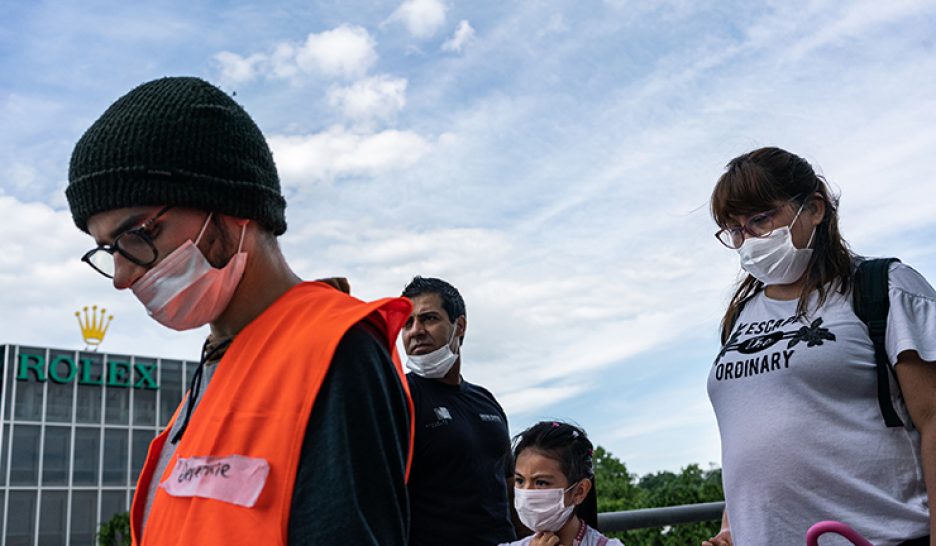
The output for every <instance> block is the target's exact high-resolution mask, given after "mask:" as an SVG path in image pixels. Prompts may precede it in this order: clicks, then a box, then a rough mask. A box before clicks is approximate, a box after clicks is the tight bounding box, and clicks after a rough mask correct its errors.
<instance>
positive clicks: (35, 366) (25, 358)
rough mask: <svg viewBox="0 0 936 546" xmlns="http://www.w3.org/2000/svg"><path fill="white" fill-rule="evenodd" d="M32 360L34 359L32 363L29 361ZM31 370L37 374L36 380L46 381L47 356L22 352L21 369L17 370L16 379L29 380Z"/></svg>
mask: <svg viewBox="0 0 936 546" xmlns="http://www.w3.org/2000/svg"><path fill="white" fill-rule="evenodd" d="M30 361H32V364H30V363H29V362H30ZM29 370H32V371H33V372H34V373H35V374H36V381H45V357H44V356H42V355H30V354H26V353H20V362H19V371H17V372H16V379H18V380H20V381H29Z"/></svg>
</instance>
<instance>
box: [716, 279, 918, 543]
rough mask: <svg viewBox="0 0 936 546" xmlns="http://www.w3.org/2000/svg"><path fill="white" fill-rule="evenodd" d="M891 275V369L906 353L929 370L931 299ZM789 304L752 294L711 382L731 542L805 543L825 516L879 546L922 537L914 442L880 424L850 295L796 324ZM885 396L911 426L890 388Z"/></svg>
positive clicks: (869, 360) (866, 348)
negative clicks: (889, 396)
mask: <svg viewBox="0 0 936 546" xmlns="http://www.w3.org/2000/svg"><path fill="white" fill-rule="evenodd" d="M889 278H890V290H889V297H890V312H889V315H888V325H887V335H886V347H887V353H888V356H889V358H890V360H891V362H892V363H893V362H894V361H895V360H896V357H897V355H898V354H899V353H900V352H901V351H904V350H915V351H917V352H918V353H919V354H920V357H921V358H922V359H923V360H925V361H936V291H934V290H933V288H932V287H931V286H930V285H929V284H928V283H927V282H926V280H925V279H924V278H923V277H922V276H921V275H920V274H919V273H917V272H916V271H914V270H913V269H911V268H910V267H907V266H906V265H903V264H900V263H896V264H893V265H892V266H891V271H890V276H889ZM796 305H797V300H792V301H780V300H773V299H770V298H768V297H766V296H765V295H764V294H763V292H761V293H759V294H757V295H756V296H755V297H753V298H752V299H751V300H750V301H749V302H748V303H747V305H745V307H744V309H743V310H742V312H741V314H740V316H739V317H738V320H737V322H736V324H735V326H734V328H733V330H732V332H731V336H730V338H729V340H728V342H727V343H726V344H725V346H724V347H723V348H722V351H721V353H720V354H719V355H718V357H717V358H716V360H715V362H714V364H713V366H712V370H711V372H710V373H709V379H708V392H709V398H710V399H711V402H712V406H713V407H714V409H715V414H716V417H717V419H718V428H719V431H720V433H721V445H722V466H723V469H722V472H723V481H724V486H725V498H726V502H727V511H728V519H729V523H730V526H731V532H732V538H733V541H734V544H735V545H736V546H753V545H758V544H764V545H766V544H771V545H776V544H783V545H787V544H790V545H793V544H805V536H806V530H807V529H808V528H809V527H810V526H811V525H812V524H813V523H816V522H818V521H822V520H829V519H831V520H839V521H843V522H845V523H847V524H849V525H850V526H852V527H853V528H854V529H855V530H856V531H858V532H859V533H861V534H862V535H864V536H865V537H867V538H868V540H870V541H871V542H872V543H873V544H875V545H876V546H891V545H895V544H898V543H900V542H901V541H904V540H909V539H913V538H917V537H921V536H925V535H927V534H929V511H928V508H927V497H926V490H925V485H924V482H923V475H922V470H921V466H920V461H919V457H920V446H919V434H918V433H917V432H916V431H915V430H913V429H912V427H909V426H908V428H903V427H895V428H888V427H886V426H885V424H884V420H883V418H882V417H881V412H880V409H879V406H878V399H877V375H876V371H875V361H874V348H873V345H872V343H871V340H870V338H869V337H868V330H867V327H866V326H865V325H864V323H863V322H861V320H860V319H859V318H858V317H857V316H856V315H855V313H854V310H853V307H852V296H851V294H850V293H849V294H845V295H842V294H837V293H836V294H830V295H829V297H828V299H827V301H826V303H825V305H823V306H822V307H821V308H820V309H818V310H817V309H815V305H814V304H813V305H810V307H809V309H810V312H809V313H808V315H807V316H806V317H805V318H802V319H799V320H797V319H796V318H795V316H796ZM891 391H892V398H893V399H894V407H895V409H896V410H897V413H898V415H900V417H901V419H902V420H903V421H904V423H909V422H910V420H909V417H908V416H907V412H906V408H905V406H904V404H903V401H902V400H901V399H900V396H899V393H898V391H897V387H896V381H894V380H892V381H891ZM826 544H851V543H850V542H848V541H846V540H844V539H842V541H841V542H837V541H836V540H835V539H832V540H828V541H827V540H826V539H825V538H823V545H824V546H825V545H826Z"/></svg>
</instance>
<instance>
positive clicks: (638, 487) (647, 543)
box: [594, 447, 724, 546]
mask: <svg viewBox="0 0 936 546" xmlns="http://www.w3.org/2000/svg"><path fill="white" fill-rule="evenodd" d="M594 464H595V479H596V482H597V486H598V511H599V512H616V511H622V510H635V509H638V508H659V507H663V506H675V505H680V504H696V503H700V502H714V501H720V500H722V499H724V494H723V492H722V483H721V469H719V468H711V469H709V470H702V468H701V467H699V465H697V464H691V465H689V466H687V467H685V468H684V469H682V470H681V471H680V472H679V473H676V472H668V471H664V472H656V473H653V474H647V475H645V476H643V477H642V478H639V479H638V478H637V476H636V475H634V474H630V473H629V472H627V468H626V466H625V465H624V463H623V462H621V461H620V460H618V459H617V458H615V457H614V456H613V455H612V454H611V453H609V452H607V451H606V450H604V449H603V448H601V447H599V448H597V449H595V458H594ZM720 526H721V524H720V522H718V521H711V522H703V523H693V524H686V525H675V526H671V527H664V528H657V529H635V530H632V531H626V532H621V533H611V534H609V536H614V537H616V538H620V539H621V540H622V541H623V542H624V543H625V544H627V546H685V545H687V544H689V545H693V544H699V543H701V541H702V540H704V539H706V538H709V537H711V536H712V535H714V534H715V533H716V532H718V529H719V527H720Z"/></svg>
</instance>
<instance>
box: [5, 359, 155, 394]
mask: <svg viewBox="0 0 936 546" xmlns="http://www.w3.org/2000/svg"><path fill="white" fill-rule="evenodd" d="M95 368H96V369H97V370H95ZM105 369H106V373H105ZM95 371H98V372H99V373H95ZM105 376H106V379H107V386H108V387H118V388H130V387H132V388H134V389H148V390H158V389H159V384H158V383H157V382H156V365H155V364H146V363H135V364H133V366H131V365H130V363H129V362H122V361H120V360H108V361H107V364H106V366H105V365H104V364H102V363H100V362H95V361H94V360H93V359H91V358H82V359H80V360H79V362H78V363H77V364H76V363H75V360H74V359H73V358H72V357H71V356H70V355H58V356H56V357H55V358H54V359H53V360H52V362H51V363H50V364H49V365H48V366H46V359H45V356H43V355H37V354H29V353H20V355H19V366H18V367H17V370H16V379H17V380H18V381H37V382H39V383H45V381H46V377H48V379H50V380H52V382H54V383H71V382H73V381H75V378H77V379H78V384H79V385H104V384H105V381H104V380H105Z"/></svg>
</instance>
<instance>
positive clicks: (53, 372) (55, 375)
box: [49, 355, 78, 383]
mask: <svg viewBox="0 0 936 546" xmlns="http://www.w3.org/2000/svg"><path fill="white" fill-rule="evenodd" d="M62 363H64V364H65V365H66V366H68V373H67V374H66V375H65V377H62V376H61V375H59V364H62ZM76 375H78V366H76V365H75V361H74V360H72V357H70V356H68V355H59V356H57V357H55V360H53V361H52V364H49V379H51V380H52V381H55V382H56V383H70V382H71V381H72V380H74V379H75V376H76Z"/></svg>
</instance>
